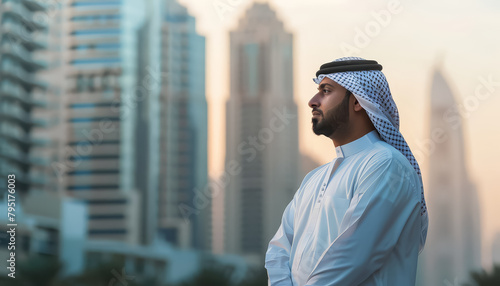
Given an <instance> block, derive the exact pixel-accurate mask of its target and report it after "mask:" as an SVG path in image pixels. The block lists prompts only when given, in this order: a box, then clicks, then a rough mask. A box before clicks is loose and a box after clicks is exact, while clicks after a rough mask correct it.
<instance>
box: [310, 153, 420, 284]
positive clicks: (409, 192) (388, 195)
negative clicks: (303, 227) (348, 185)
mask: <svg viewBox="0 0 500 286" xmlns="http://www.w3.org/2000/svg"><path fill="white" fill-rule="evenodd" d="M410 172H413V170H408V169H405V168H404V167H403V166H402V165H401V163H399V162H397V161H395V160H394V159H392V158H387V159H383V160H381V161H380V162H377V163H375V164H374V165H372V166H370V167H368V170H366V171H365V172H363V174H361V175H360V177H359V180H358V185H357V188H356V190H355V193H354V195H353V199H352V200H351V203H350V206H349V208H348V210H347V212H346V214H345V216H344V219H343V220H342V224H341V226H340V231H339V233H340V235H339V236H338V237H337V239H336V240H335V241H333V242H332V243H331V244H330V246H329V248H328V249H327V250H326V251H325V252H324V253H323V255H322V256H321V258H320V260H319V261H318V263H317V264H316V266H315V268H314V270H313V271H312V272H311V275H310V276H309V278H308V281H307V283H306V285H321V286H326V285H331V286H333V285H343V286H344V285H358V284H360V283H361V282H363V281H364V280H366V279H367V278H368V277H369V276H371V275H372V274H373V273H374V272H375V271H377V270H378V269H380V268H381V267H382V265H383V264H384V262H385V261H386V259H387V258H388V257H389V255H390V254H391V252H392V250H393V248H394V247H395V245H396V244H397V242H398V239H399V237H400V234H401V232H402V230H403V228H404V227H405V225H406V224H407V223H410V222H409V220H411V219H412V220H415V219H420V215H414V213H415V212H419V208H420V205H419V198H418V194H419V193H418V192H416V190H419V184H418V181H416V180H415V176H416V174H413V173H410ZM412 214H413V215H412ZM417 225H418V224H417ZM417 240H418V239H417ZM417 240H416V241H417Z"/></svg>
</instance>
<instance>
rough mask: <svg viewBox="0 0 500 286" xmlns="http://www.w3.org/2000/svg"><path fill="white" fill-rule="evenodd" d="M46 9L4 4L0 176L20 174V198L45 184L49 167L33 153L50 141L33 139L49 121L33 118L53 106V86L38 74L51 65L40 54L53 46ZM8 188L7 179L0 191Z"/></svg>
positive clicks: (34, 4)
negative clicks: (50, 91)
mask: <svg viewBox="0 0 500 286" xmlns="http://www.w3.org/2000/svg"><path fill="white" fill-rule="evenodd" d="M45 9H46V7H45V5H43V4H41V3H38V2H37V1H14V0H5V1H2V4H1V5H0V21H1V25H0V175H1V176H2V178H7V175H9V174H13V175H15V182H16V184H15V186H16V190H17V192H18V194H21V195H20V197H22V196H23V195H24V194H26V193H27V192H28V190H30V189H32V188H40V187H42V186H43V185H44V184H45V178H44V176H43V174H44V173H45V171H46V169H47V168H48V160H46V158H45V159H44V158H43V157H40V156H39V155H40V154H38V153H36V152H33V150H34V149H36V148H37V147H40V146H43V145H44V144H46V142H45V141H44V140H39V138H36V137H35V136H32V130H33V129H35V128H43V127H44V126H45V125H46V123H47V122H46V121H44V120H41V119H40V118H37V117H35V116H34V114H33V113H34V110H35V109H36V108H40V109H42V108H45V107H46V106H47V102H46V97H45V93H46V89H47V83H46V82H45V81H43V80H41V79H40V78H39V77H38V76H37V72H38V71H40V70H43V69H45V68H46V67H47V63H46V62H44V61H42V60H40V59H39V58H37V57H36V56H35V53H36V52H38V51H40V50H43V49H45V48H46V47H47V41H46V38H47V34H46V29H47V26H46V23H45V22H43V21H40V18H37V17H34V15H35V13H43V12H44V11H45ZM6 184H7V181H6V179H3V180H2V182H1V183H0V187H2V188H3V189H5V188H6Z"/></svg>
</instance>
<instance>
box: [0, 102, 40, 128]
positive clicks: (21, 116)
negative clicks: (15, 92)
mask: <svg viewBox="0 0 500 286" xmlns="http://www.w3.org/2000/svg"><path fill="white" fill-rule="evenodd" d="M0 118H1V119H2V121H3V120H7V121H13V122H15V123H18V124H23V125H31V124H33V123H32V122H31V119H30V114H29V113H28V112H26V111H24V110H23V109H22V108H21V107H20V106H19V105H12V104H3V105H0Z"/></svg>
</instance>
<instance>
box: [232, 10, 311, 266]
mask: <svg viewBox="0 0 500 286" xmlns="http://www.w3.org/2000/svg"><path fill="white" fill-rule="evenodd" d="M230 74H231V81H230V83H231V89H230V90H231V96H230V98H229V100H228V102H227V105H226V110H227V119H226V124H227V127H226V134H227V136H226V164H228V165H229V164H232V163H231V162H237V164H238V167H239V168H240V171H239V172H238V173H237V174H236V176H233V177H232V178H231V180H230V183H229V184H228V185H227V186H226V189H225V199H226V204H225V239H224V243H225V250H226V251H227V252H230V253H238V254H242V255H246V256H248V257H252V256H253V257H255V259H260V260H262V259H263V255H264V253H265V250H266V248H267V244H268V242H269V240H270V239H271V238H272V236H273V235H274V233H275V232H276V230H277V229H278V227H279V223H280V221H281V216H282V214H283V210H284V209H285V207H286V205H287V204H288V203H289V202H290V200H291V199H292V197H293V195H294V193H295V191H296V190H297V187H298V179H299V178H298V176H299V174H300V172H301V168H300V163H299V162H300V161H299V149H298V126H297V105H296V104H295V102H294V96H293V95H294V93H293V84H292V83H293V36H292V34H291V33H289V32H287V31H286V30H285V28H284V26H283V23H282V22H281V21H280V20H279V19H278V18H277V16H276V13H275V11H273V10H272V9H271V8H270V7H269V5H268V4H264V3H256V4H254V5H252V6H251V7H250V8H249V9H248V11H247V12H246V13H245V16H244V17H243V18H242V19H241V20H240V22H239V25H238V28H237V29H236V30H234V31H232V32H231V34H230ZM257 261H259V260H257Z"/></svg>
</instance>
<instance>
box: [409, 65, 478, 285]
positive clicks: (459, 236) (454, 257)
mask: <svg viewBox="0 0 500 286" xmlns="http://www.w3.org/2000/svg"><path fill="white" fill-rule="evenodd" d="M456 107H457V103H456V101H455V97H454V95H453V92H452V90H451V88H450V86H449V85H448V82H447V81H446V79H445V77H444V76H443V74H442V72H441V71H440V70H439V69H436V70H435V71H434V75H433V78H432V87H431V98H430V110H431V113H430V132H429V138H430V139H431V141H430V142H431V143H432V145H431V146H432V147H431V148H430V149H429V151H430V157H429V171H428V174H427V176H424V179H427V187H426V193H427V198H428V199H427V203H428V208H429V231H428V236H427V243H426V245H425V248H424V252H423V256H422V257H421V259H420V268H421V269H420V274H421V276H420V277H419V278H420V279H421V282H422V284H421V285H458V284H453V283H462V282H463V281H465V280H466V279H467V277H468V276H469V273H470V271H472V270H477V269H478V268H479V267H480V257H481V235H480V234H481V228H480V218H479V200H478V195H477V192H476V189H475V186H474V185H473V183H472V182H471V181H470V177H469V174H468V170H467V168H468V166H469V165H468V163H467V160H466V158H465V151H466V150H465V148H464V135H463V125H462V124H463V122H462V119H463V118H462V117H461V115H460V113H459V112H458V110H457V108H456ZM446 283H449V284H446Z"/></svg>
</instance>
